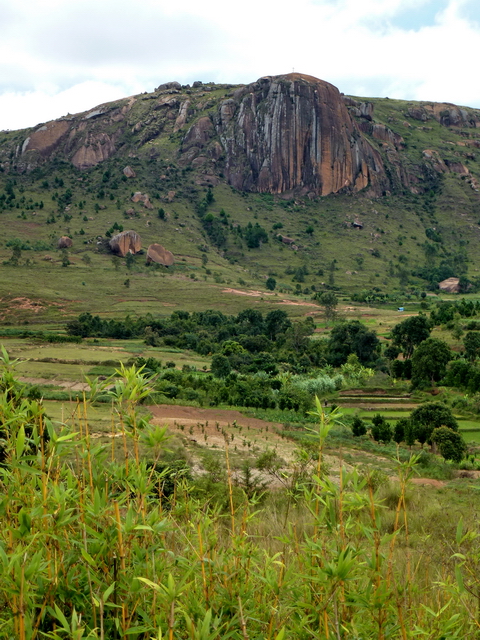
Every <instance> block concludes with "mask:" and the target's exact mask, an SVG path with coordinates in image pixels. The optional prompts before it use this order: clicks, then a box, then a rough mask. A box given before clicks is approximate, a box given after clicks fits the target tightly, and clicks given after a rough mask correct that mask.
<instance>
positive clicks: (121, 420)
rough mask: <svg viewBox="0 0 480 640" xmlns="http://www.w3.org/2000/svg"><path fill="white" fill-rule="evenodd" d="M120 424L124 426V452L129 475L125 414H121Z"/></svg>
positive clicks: (126, 469) (126, 470)
mask: <svg viewBox="0 0 480 640" xmlns="http://www.w3.org/2000/svg"><path fill="white" fill-rule="evenodd" d="M120 426H121V428H122V437H123V454H124V457H125V472H126V473H127V475H128V447H127V434H126V433H125V424H124V422H123V416H122V414H120Z"/></svg>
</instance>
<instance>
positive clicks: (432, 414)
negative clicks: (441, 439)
mask: <svg viewBox="0 0 480 640" xmlns="http://www.w3.org/2000/svg"><path fill="white" fill-rule="evenodd" d="M410 422H411V424H412V425H413V429H414V433H415V438H416V439H417V440H418V441H419V442H420V444H421V445H424V444H425V442H429V441H430V440H431V436H432V432H433V430H434V429H439V428H440V427H448V428H449V429H450V430H452V431H458V423H457V421H456V420H455V418H454V416H453V414H452V411H451V410H450V409H449V408H448V407H447V406H445V405H444V404H441V403H440V402H428V403H426V404H423V405H421V406H420V407H417V409H415V410H414V411H412V413H411V415H410Z"/></svg>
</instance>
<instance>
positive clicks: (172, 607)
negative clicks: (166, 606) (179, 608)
mask: <svg viewBox="0 0 480 640" xmlns="http://www.w3.org/2000/svg"><path fill="white" fill-rule="evenodd" d="M174 625H175V600H172V602H171V603H170V615H169V616H168V640H173V627H174Z"/></svg>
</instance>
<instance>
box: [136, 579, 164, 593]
mask: <svg viewBox="0 0 480 640" xmlns="http://www.w3.org/2000/svg"><path fill="white" fill-rule="evenodd" d="M137 580H140V582H143V583H144V584H146V585H147V586H148V587H151V588H152V589H155V591H158V592H161V591H162V589H161V588H160V585H158V584H157V583H156V582H152V581H151V580H149V579H148V578H142V577H140V576H137Z"/></svg>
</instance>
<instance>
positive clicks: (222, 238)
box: [0, 73, 480, 290]
mask: <svg viewBox="0 0 480 640" xmlns="http://www.w3.org/2000/svg"><path fill="white" fill-rule="evenodd" d="M479 127H480V111H479V110H475V109H470V108H466V107H457V106H455V105H449V104H437V103H427V102H423V103H418V102H406V101H398V100H389V99H388V98H383V99H380V98H369V99H366V98H354V97H351V96H345V95H343V94H341V93H340V92H339V91H338V89H337V88H336V87H334V86H332V85H331V84H329V83H327V82H324V81H322V80H318V79H316V78H313V77H311V76H306V75H302V74H298V73H292V74H286V75H282V76H266V77H263V78H260V79H259V80H257V81H256V82H253V83H251V84H249V85H241V86H234V85H216V84H211V83H210V84H202V83H201V82H196V83H194V84H193V86H188V85H186V86H182V85H180V84H179V83H177V82H169V83H166V84H163V85H161V86H159V87H157V89H155V91H153V92H152V93H145V94H141V95H137V96H131V97H129V98H125V99H123V100H119V101H116V102H112V103H107V104H103V105H100V106H97V107H95V108H93V109H91V110H90V111H87V112H84V113H80V114H75V115H68V116H66V117H64V118H60V119H59V120H55V121H52V122H48V123H44V124H39V125H38V126H36V127H33V128H31V129H27V130H21V131H3V132H0V211H1V212H2V215H3V216H4V220H7V219H8V220H10V222H9V226H8V228H9V231H8V232H6V236H5V241H6V244H8V242H9V241H11V240H12V236H13V238H15V237H16V238H17V239H20V241H24V240H26V239H27V238H30V242H31V245H30V246H33V241H34V240H35V241H36V246H40V245H39V244H38V243H39V242H40V244H41V243H43V245H42V246H47V245H48V244H49V243H50V245H51V246H52V248H55V247H56V246H57V241H58V238H59V237H62V236H69V237H71V238H72V239H73V247H72V248H71V251H72V252H75V251H79V250H80V249H82V251H84V250H92V249H93V247H94V246H95V245H96V244H97V243H99V242H100V239H102V238H103V239H104V240H105V241H104V242H103V243H100V244H98V249H97V250H98V251H100V250H101V249H102V247H107V248H108V238H109V237H110V236H111V235H112V234H114V233H115V231H119V222H120V221H121V219H122V217H123V218H125V219H128V220H129V222H128V224H127V225H126V228H130V229H131V230H132V232H136V233H139V234H140V235H141V236H142V243H143V246H145V247H147V246H148V244H151V243H159V244H161V245H162V247H165V250H166V251H172V252H173V254H174V255H175V256H179V255H183V254H185V256H189V257H188V258H185V260H186V261H187V262H188V260H189V259H192V260H194V261H198V262H199V261H200V259H201V258H202V255H203V254H205V253H206V252H214V253H215V255H216V258H215V259H216V260H218V264H219V265H223V266H224V267H225V269H227V270H228V269H230V267H234V269H233V271H232V274H233V273H235V270H236V272H238V269H239V267H241V268H242V270H243V272H244V273H247V272H248V273H249V274H250V275H251V277H252V278H253V280H254V281H255V280H256V281H257V282H260V283H261V282H262V281H263V280H264V279H266V278H267V276H268V275H270V276H271V275H272V274H276V276H277V278H278V279H279V280H282V279H283V280H286V281H289V282H290V281H291V278H283V276H282V274H281V273H280V272H279V268H280V266H281V267H282V269H285V267H287V268H289V269H290V271H292V270H293V273H295V272H296V270H298V269H299V268H301V267H302V265H303V266H305V265H306V264H308V266H309V267H310V271H311V272H312V273H313V272H315V273H317V275H318V277H317V279H316V280H317V281H319V285H320V286H324V285H325V286H327V285H329V286H333V285H335V286H341V287H342V288H346V289H351V290H357V289H358V288H359V287H360V288H364V289H365V288H366V289H369V288H377V289H381V288H382V286H379V285H383V287H384V288H385V287H387V288H389V289H390V290H391V289H392V288H393V289H396V290H405V287H407V288H408V287H410V288H417V289H418V288H425V287H426V286H435V283H436V282H438V281H440V279H443V278H444V277H445V278H447V277H454V276H456V277H461V276H465V277H466V276H468V277H469V278H470V279H475V277H476V273H475V271H476V266H475V263H476V261H477V259H478V257H480V256H479V254H480V251H479V250H478V247H479V244H478V242H479V240H480V237H479V236H480V231H479V226H478V224H477V223H478V222H479V219H480V206H479V205H480V195H479V187H478V182H479V180H480V162H479V160H480V156H479V155H478V149H479V147H480V130H479ZM2 190H3V192H2ZM40 203H41V206H40ZM74 213H75V214H76V213H78V215H79V216H80V217H79V218H75V216H74V215H73V214H74ZM14 214H15V215H14ZM9 216H10V217H9ZM72 216H73V220H72ZM145 217H146V218H147V219H146V220H144V218H145ZM136 219H137V221H136V222H135V220H136ZM25 220H26V221H27V222H24V221H25ZM114 221H116V223H117V226H116V227H112V229H111V231H112V233H110V236H108V235H107V236H106V237H104V236H105V233H106V231H107V230H108V229H109V227H111V226H112V224H113V222H114ZM175 221H178V222H175ZM80 223H81V224H80ZM47 224H48V225H51V226H49V227H47V226H46V225H47ZM33 229H35V233H33ZM9 234H10V235H9ZM76 235H78V236H84V237H82V238H80V237H79V238H75V236H76ZM54 240H55V242H54ZM82 245H86V246H82ZM384 245H387V246H386V247H385V246H384ZM339 247H341V249H342V250H341V251H339ZM282 251H283V252H284V251H289V252H290V253H289V254H288V259H287V260H285V254H283V255H282ZM248 252H250V253H248ZM2 255H3V256H4V257H8V255H9V251H8V247H4V250H2V249H1V247H0V257H2ZM32 255H33V254H32ZM212 255H213V254H212V253H211V254H210V256H212ZM176 262H178V261H176ZM340 264H341V266H340ZM332 265H333V266H332ZM203 266H204V267H205V265H203ZM302 268H303V267H302ZM304 271H308V269H306V268H305V269H304ZM334 271H340V273H334ZM329 272H331V273H332V274H333V275H330V276H328V273H329ZM322 274H323V276H322ZM287 275H292V274H287ZM304 275H307V274H304ZM232 277H234V275H232ZM294 278H295V275H294ZM375 278H379V280H378V281H377V280H375ZM311 279H312V282H309V279H308V275H307V282H308V283H309V285H310V284H315V282H313V277H312V278H311ZM298 280H300V282H302V278H301V277H299V278H297V282H296V283H295V280H294V284H295V287H296V289H298V286H297V285H298ZM322 282H323V283H324V284H323V285H322ZM283 285H284V286H285V288H286V289H288V287H289V286H290V287H292V285H289V284H288V282H284V283H283ZM301 288H302V289H303V286H302V287H301Z"/></svg>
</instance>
